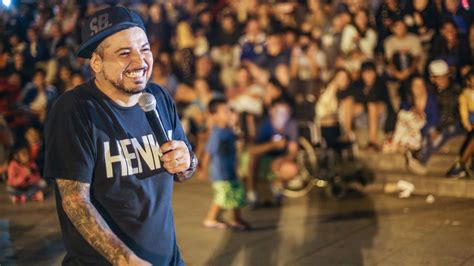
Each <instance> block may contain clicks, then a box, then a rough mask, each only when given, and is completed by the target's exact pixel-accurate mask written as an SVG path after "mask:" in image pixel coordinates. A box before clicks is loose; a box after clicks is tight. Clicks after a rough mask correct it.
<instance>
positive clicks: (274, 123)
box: [249, 98, 299, 204]
mask: <svg viewBox="0 0 474 266" xmlns="http://www.w3.org/2000/svg"><path fill="white" fill-rule="evenodd" d="M268 115H269V116H268V118H266V119H264V121H263V122H262V124H261V125H260V126H259V127H258V129H257V135H256V139H255V143H253V144H251V145H250V147H249V153H250V155H251V156H252V157H253V160H252V161H256V162H258V163H257V165H258V167H256V168H257V169H258V171H257V173H258V176H259V177H266V178H268V179H269V181H270V182H271V187H272V193H273V196H274V200H275V201H276V202H275V203H276V204H280V203H281V199H282V188H281V182H287V181H289V180H291V179H292V178H293V177H295V176H296V175H297V174H298V171H299V169H298V165H297V163H296V155H297V153H298V142H297V141H298V125H297V123H296V121H295V120H293V119H292V118H291V115H292V110H291V107H290V104H289V103H288V102H287V101H286V100H285V99H283V98H280V99H277V100H275V101H274V102H273V103H272V105H271V106H270V109H269V112H268ZM253 178H254V179H255V175H254V177H253ZM249 194H250V195H252V196H249V201H251V202H250V203H255V202H252V201H256V195H255V192H254V191H249Z"/></svg>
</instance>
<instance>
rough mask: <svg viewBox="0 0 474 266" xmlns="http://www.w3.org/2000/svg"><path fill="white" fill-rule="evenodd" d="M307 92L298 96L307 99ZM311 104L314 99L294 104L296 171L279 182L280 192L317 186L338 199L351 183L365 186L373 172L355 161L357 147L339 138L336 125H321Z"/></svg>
mask: <svg viewBox="0 0 474 266" xmlns="http://www.w3.org/2000/svg"><path fill="white" fill-rule="evenodd" d="M310 95H314V92H310ZM310 95H303V96H298V97H299V98H300V99H311V97H309V96H310ZM314 106H315V101H312V102H309V103H308V102H303V103H298V107H300V108H298V109H299V110H301V111H300V112H298V109H297V110H296V112H295V116H296V119H297V120H298V128H299V138H298V144H299V152H298V155H297V163H298V165H299V168H300V171H299V173H298V175H297V176H296V177H295V178H293V179H292V180H290V181H288V182H286V183H284V184H283V194H284V195H285V196H286V197H289V198H297V197H302V196H304V195H306V194H307V193H309V192H310V191H311V190H312V189H313V188H314V187H318V188H321V189H324V191H325V192H326V194H327V195H328V196H331V197H334V198H342V197H344V195H346V192H348V191H349V190H350V188H351V184H353V183H354V182H355V183H359V184H361V185H362V186H365V185H366V184H367V183H368V182H369V180H370V179H371V178H373V174H371V173H370V172H368V171H367V170H366V168H365V167H364V166H363V165H362V164H361V163H360V162H358V161H357V160H356V154H357V146H356V145H355V144H354V143H353V142H351V141H349V140H341V138H340V137H341V135H342V134H341V129H340V127H339V124H335V125H332V126H321V123H320V121H319V119H318V118H317V116H316V110H315V108H314ZM311 110H312V111H311Z"/></svg>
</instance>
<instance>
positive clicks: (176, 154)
mask: <svg viewBox="0 0 474 266" xmlns="http://www.w3.org/2000/svg"><path fill="white" fill-rule="evenodd" d="M183 156H184V152H183V150H181V149H178V150H171V151H170V152H168V153H165V154H163V156H161V160H162V161H163V162H169V161H173V160H176V159H179V158H181V157H183Z"/></svg>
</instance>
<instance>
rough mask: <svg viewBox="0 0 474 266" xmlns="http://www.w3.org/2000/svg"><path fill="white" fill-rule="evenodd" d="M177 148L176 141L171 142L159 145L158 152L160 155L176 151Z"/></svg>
mask: <svg viewBox="0 0 474 266" xmlns="http://www.w3.org/2000/svg"><path fill="white" fill-rule="evenodd" d="M177 147H178V141H174V140H171V141H168V142H165V143H164V144H163V145H161V147H160V151H161V153H167V152H169V151H172V150H174V149H176V148H177Z"/></svg>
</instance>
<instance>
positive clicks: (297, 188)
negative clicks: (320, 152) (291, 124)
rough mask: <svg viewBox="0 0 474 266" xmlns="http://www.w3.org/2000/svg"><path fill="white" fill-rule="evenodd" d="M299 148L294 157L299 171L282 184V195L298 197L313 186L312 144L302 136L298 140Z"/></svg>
mask: <svg viewBox="0 0 474 266" xmlns="http://www.w3.org/2000/svg"><path fill="white" fill-rule="evenodd" d="M298 142H299V146H300V150H299V152H298V155H297V157H296V161H297V163H298V166H299V173H298V175H297V176H295V177H294V178H293V179H291V180H290V181H288V182H285V183H284V184H283V195H285V196H286V197H289V198H298V197H302V196H304V195H306V194H308V192H309V191H311V189H312V188H313V186H314V185H315V184H314V180H315V176H316V170H317V157H316V153H315V152H314V149H313V147H312V145H311V144H310V143H309V141H308V140H306V139H305V138H303V137H300V138H299V140H298Z"/></svg>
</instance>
